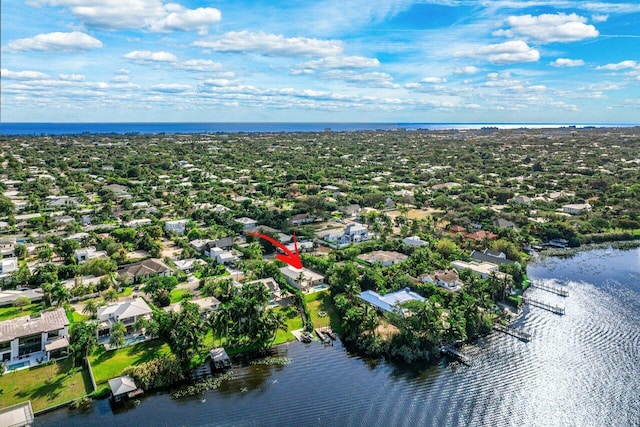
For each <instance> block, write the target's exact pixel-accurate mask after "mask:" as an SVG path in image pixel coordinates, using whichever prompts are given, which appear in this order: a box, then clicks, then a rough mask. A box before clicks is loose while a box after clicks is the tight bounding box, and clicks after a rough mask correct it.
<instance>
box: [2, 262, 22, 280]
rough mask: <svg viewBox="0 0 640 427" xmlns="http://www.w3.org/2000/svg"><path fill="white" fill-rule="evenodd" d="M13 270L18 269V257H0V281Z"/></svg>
mask: <svg viewBox="0 0 640 427" xmlns="http://www.w3.org/2000/svg"><path fill="white" fill-rule="evenodd" d="M14 271H18V258H16V257H11V258H2V259H0V281H1V280H4V279H8V278H10V277H11V275H12V274H13V272H14Z"/></svg>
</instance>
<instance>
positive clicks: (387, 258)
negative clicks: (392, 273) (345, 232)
mask: <svg viewBox="0 0 640 427" xmlns="http://www.w3.org/2000/svg"><path fill="white" fill-rule="evenodd" d="M408 258H409V257H408V256H407V255H405V254H401V253H400V252H392V251H373V252H370V253H368V254H362V255H358V259H360V260H362V261H364V262H367V263H369V264H375V263H380V264H381V265H382V266H383V267H389V266H392V265H394V264H398V263H400V262H402V261H405V260H406V259H408Z"/></svg>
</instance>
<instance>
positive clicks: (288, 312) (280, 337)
mask: <svg viewBox="0 0 640 427" xmlns="http://www.w3.org/2000/svg"><path fill="white" fill-rule="evenodd" d="M271 310H280V311H281V312H283V313H284V315H285V317H286V319H287V331H286V332H285V331H282V330H280V329H279V330H278V332H277V333H276V339H275V341H274V342H273V344H274V345H276V344H282V343H285V342H288V341H293V340H295V339H296V337H294V336H293V334H292V333H291V331H295V330H296V329H302V326H303V325H302V317H301V316H300V314H299V313H298V312H297V311H296V310H295V309H294V308H293V306H289V307H276V308H272V309H271Z"/></svg>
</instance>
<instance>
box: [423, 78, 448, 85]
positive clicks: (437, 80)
mask: <svg viewBox="0 0 640 427" xmlns="http://www.w3.org/2000/svg"><path fill="white" fill-rule="evenodd" d="M420 82H421V83H432V84H438V83H446V82H447V79H445V78H442V77H425V78H424V79H422V80H420Z"/></svg>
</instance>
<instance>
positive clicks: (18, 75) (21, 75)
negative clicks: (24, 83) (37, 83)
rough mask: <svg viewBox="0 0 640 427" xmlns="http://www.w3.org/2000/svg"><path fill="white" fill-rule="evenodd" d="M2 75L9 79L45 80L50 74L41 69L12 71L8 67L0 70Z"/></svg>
mask: <svg viewBox="0 0 640 427" xmlns="http://www.w3.org/2000/svg"><path fill="white" fill-rule="evenodd" d="M0 76H1V77H2V78H3V79H7V80H45V79H48V78H49V76H48V75H46V74H44V73H41V72H39V71H27V70H25V71H11V70H8V69H6V68H3V69H2V70H0Z"/></svg>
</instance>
